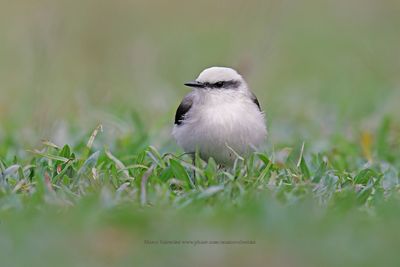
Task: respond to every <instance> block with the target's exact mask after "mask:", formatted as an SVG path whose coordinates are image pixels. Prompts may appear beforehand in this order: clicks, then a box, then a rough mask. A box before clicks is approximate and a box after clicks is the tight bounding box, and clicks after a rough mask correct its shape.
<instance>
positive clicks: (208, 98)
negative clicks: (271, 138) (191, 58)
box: [172, 67, 267, 166]
mask: <svg viewBox="0 0 400 267" xmlns="http://www.w3.org/2000/svg"><path fill="white" fill-rule="evenodd" d="M184 85H185V86H187V87H190V88H191V89H192V91H191V92H189V93H188V94H187V95H186V96H185V97H184V98H183V100H182V102H181V103H180V105H179V107H178V109H177V110H176V114H175V123H174V126H173V129H172V135H173V137H174V138H175V140H176V142H177V144H178V145H179V146H180V147H181V148H182V149H183V150H184V151H185V153H187V154H191V155H194V154H195V153H198V154H199V156H200V158H202V159H203V160H205V161H208V159H209V158H213V159H214V160H215V162H216V163H218V164H220V165H222V166H232V165H233V163H234V162H235V160H236V159H237V158H243V157H245V156H247V155H249V153H251V152H252V151H255V150H258V149H260V148H261V147H262V145H263V144H264V143H265V141H266V138H267V127H266V123H265V113H264V112H263V111H262V109H261V107H260V103H259V101H258V99H257V97H256V95H255V94H254V93H252V92H251V91H250V90H249V87H248V85H247V83H246V81H245V80H244V79H243V77H242V76H241V75H240V74H239V73H238V72H237V71H236V70H234V69H232V68H228V67H210V68H207V69H205V70H203V71H202V72H201V73H200V74H199V76H198V77H197V79H196V80H194V81H191V82H187V83H185V84H184Z"/></svg>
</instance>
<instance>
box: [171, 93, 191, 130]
mask: <svg viewBox="0 0 400 267" xmlns="http://www.w3.org/2000/svg"><path fill="white" fill-rule="evenodd" d="M192 105H193V97H192V95H191V94H188V95H187V96H185V98H184V99H183V100H182V102H181V104H180V105H179V107H178V109H177V110H176V113H175V124H176V125H181V124H182V122H183V120H184V119H185V115H186V113H188V111H189V110H190V108H191V107H192Z"/></svg>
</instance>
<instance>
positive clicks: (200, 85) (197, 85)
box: [185, 81, 205, 88]
mask: <svg viewBox="0 0 400 267" xmlns="http://www.w3.org/2000/svg"><path fill="white" fill-rule="evenodd" d="M185 85H186V86H188V87H193V88H204V87H205V85H204V83H201V82H198V81H192V82H187V83H185Z"/></svg>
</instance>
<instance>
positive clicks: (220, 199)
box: [0, 119, 400, 266]
mask: <svg viewBox="0 0 400 267" xmlns="http://www.w3.org/2000/svg"><path fill="white" fill-rule="evenodd" d="M139 125H140V124H139ZM391 126H392V124H391V121H390V120H389V119H386V120H385V121H384V122H383V123H382V125H381V126H380V128H379V132H378V134H377V135H376V137H375V139H371V138H372V136H369V135H368V136H365V137H363V138H361V140H360V143H353V142H348V141H347V140H339V139H335V140H332V144H333V143H334V145H333V148H332V149H330V150H327V151H324V152H321V153H310V152H308V151H307V144H304V143H303V144H299V145H298V146H295V147H285V148H281V149H273V150H272V151H268V152H266V153H264V152H259V153H255V154H254V155H252V156H251V157H249V158H247V159H244V160H241V159H238V160H237V161H236V164H235V165H234V167H233V168H232V169H228V170H226V169H221V168H218V166H217V164H216V163H215V162H214V161H213V160H212V159H210V160H209V161H208V162H204V161H202V160H201V159H199V158H197V159H196V161H195V165H192V164H191V163H190V160H189V159H188V158H185V156H179V154H171V153H169V152H166V153H161V152H159V151H158V150H157V149H156V148H154V147H152V146H143V142H132V139H129V140H125V139H122V140H115V143H117V144H118V145H117V147H116V148H115V149H113V150H110V149H109V148H107V147H104V145H105V144H104V143H101V135H103V134H104V133H103V129H102V127H101V125H100V126H98V127H97V128H96V129H95V130H94V131H93V133H92V134H91V135H90V134H88V135H87V136H86V137H85V138H84V139H82V140H78V141H77V143H76V145H74V146H69V145H65V146H63V147H59V146H57V145H56V144H54V143H52V142H51V141H43V143H42V144H41V145H40V146H39V147H38V148H36V149H32V150H30V151H28V153H29V155H27V156H25V157H23V158H18V157H8V158H2V159H1V161H0V166H1V176H0V178H1V179H0V182H1V187H0V188H1V191H0V200H1V201H0V207H1V209H0V216H1V218H2V219H1V225H0V231H1V233H2V235H1V236H2V239H1V240H2V242H1V243H0V247H1V250H0V253H1V254H2V257H1V258H2V259H6V260H5V261H4V265H5V266H18V265H24V264H26V263H28V262H29V263H32V264H34V265H41V264H42V263H43V258H44V257H45V258H46V263H45V264H46V266H47V265H48V266H51V265H54V264H55V265H58V266H71V265H74V266H103V265H104V266H108V265H113V266H125V265H130V264H133V263H135V264H139V265H141V266H142V265H144V266H150V265H151V264H167V265H185V264H186V263H187V262H188V261H190V262H194V263H196V264H201V262H203V260H204V259H202V257H206V256H207V255H209V253H211V254H212V255H213V256H212V257H213V258H209V259H207V260H206V262H208V263H209V264H214V262H215V261H218V262H222V264H232V265H234V266H236V265H237V266H240V265H241V264H245V263H249V262H250V263H252V264H265V263H269V264H282V265H283V266H292V265H295V266H309V265H316V266H318V265H320V264H322V265H324V266H343V265H347V266H376V265H377V264H383V263H384V265H393V266H394V265H395V263H396V262H397V259H398V257H397V252H396V249H395V247H396V244H397V243H398V235H397V232H398V231H397V230H396V229H397V223H398V220H399V219H400V213H399V212H398V210H399V197H400V195H399V174H398V170H399V163H400V162H399V161H398V158H399V155H398V150H397V149H393V147H392V146H391V144H389V143H388V140H390V139H391V138H392V137H396V138H397V137H398V132H394V131H392V130H391V129H392V127H391ZM393 135H394V136H393ZM98 139H99V140H98ZM148 139H149V137H148V136H143V137H142V140H148ZM144 142H146V141H144ZM125 150H127V151H131V152H130V153H125V152H124V151H125ZM267 150H268V149H267ZM193 172H196V176H195V177H196V182H195V183H193V182H192V180H191V178H190V177H194V176H193ZM185 241H186V242H196V241H197V242H198V243H197V244H183V242H185ZM229 241H236V242H240V241H242V242H255V243H256V244H247V245H243V244H241V245H238V244H229V245H228V244H215V242H220V243H221V242H229ZM145 242H147V243H145ZM151 242H153V243H151ZM154 242H156V244H154ZM168 242H169V243H168ZM171 242H172V243H171ZM174 242H175V243H174ZM200 242H208V244H200ZM212 242H214V243H213V244H210V243H212ZM10 251H11V252H10ZM213 251H214V252H213ZM9 253H11V255H14V257H7V255H8V254H9ZM14 253H22V254H23V256H22V257H16V254H14ZM153 253H156V254H157V257H152V256H151V255H153ZM177 253H178V254H177ZM213 253H216V254H213ZM221 253H222V254H224V255H220V254H221ZM179 254H180V255H181V256H180V257H175V256H173V255H179ZM182 254H184V256H182ZM199 257H200V258H199Z"/></svg>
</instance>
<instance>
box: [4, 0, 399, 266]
mask: <svg viewBox="0 0 400 267" xmlns="http://www.w3.org/2000/svg"><path fill="white" fill-rule="evenodd" d="M399 14H400V2H399V1H396V0H392V1H390V0H387V1H377V0H376V1H373V0H349V1H345V0H336V1H333V0H329V1H317V0H314V1H313V0H301V1H278V0H276V1H270V0H268V1H261V0H250V1H238V0H221V1H211V0H203V1H197V2H194V1H177V0H170V1H145V0H135V1H128V0H114V1H106V0H96V1H95V0H84V1H78V0H64V1H62V0H60V1H50V0H35V1H19V0H17V1H11V0H0V144H1V145H0V156H1V157H2V158H4V159H5V160H7V161H8V162H12V161H13V157H14V155H19V156H20V157H22V158H23V160H24V161H29V160H27V159H29V156H28V155H29V154H27V153H26V149H31V148H33V147H36V146H37V145H38V144H39V143H40V141H41V140H42V139H50V140H52V141H53V142H54V143H56V144H57V145H60V146H62V145H64V144H72V145H76V144H77V143H79V142H81V143H82V142H83V141H82V140H85V141H86V140H87V137H88V136H89V135H90V132H91V131H92V130H93V129H94V128H95V127H96V125H98V124H99V123H101V124H103V126H104V132H103V133H102V134H101V136H100V137H99V138H103V139H100V140H101V142H98V143H96V144H95V146H99V147H102V146H103V145H106V146H110V147H111V149H113V148H114V144H115V143H116V142H118V141H116V140H121V139H122V140H125V139H129V140H130V138H132V139H134V140H135V142H136V138H137V136H138V135H139V136H140V135H141V134H143V132H146V133H148V134H149V136H150V138H148V139H146V142H148V143H149V144H151V145H154V146H155V147H157V148H158V149H160V150H161V151H163V152H176V151H177V148H176V146H175V144H174V141H173V140H172V138H171V136H170V131H171V128H172V123H173V117H174V112H175V110H176V108H177V106H178V104H179V102H180V100H181V99H182V97H183V96H184V95H185V94H186V93H187V92H188V89H187V88H185V87H184V86H183V83H184V82H186V81H187V80H192V79H193V78H195V77H196V76H197V75H198V74H199V73H200V71H202V70H203V69H204V68H206V67H210V66H215V65H220V66H230V67H233V68H235V69H237V70H238V71H239V72H240V73H241V74H243V76H244V77H245V78H246V80H247V81H248V83H249V85H250V86H251V88H252V90H253V91H254V92H255V93H256V95H257V96H258V98H259V100H260V103H261V105H262V107H263V109H264V110H265V112H266V114H267V120H268V125H269V133H270V134H269V138H268V145H269V146H270V147H275V146H277V147H281V148H282V147H286V146H291V147H293V146H295V147H299V146H300V145H301V143H302V142H303V141H305V142H306V148H307V151H308V152H310V151H313V152H321V151H325V150H328V149H334V148H335V147H336V146H339V147H340V149H341V150H342V151H345V152H346V153H347V151H350V152H354V151H355V150H356V151H357V152H355V153H357V157H358V158H355V157H354V158H351V157H352V156H354V154H351V153H349V154H346V153H343V154H341V155H340V156H343V160H344V161H345V160H348V162H347V164H346V162H345V163H343V166H345V167H344V168H343V170H340V171H343V172H347V171H349V172H351V171H354V169H351V168H352V167H354V166H357V168H361V167H360V166H362V165H363V164H364V163H365V162H362V160H360V158H363V159H364V156H366V157H368V151H367V152H365V151H363V152H360V150H362V149H361V148H360V147H358V146H357V148H356V149H353V147H351V146H350V145H348V144H347V143H346V142H347V141H348V142H353V143H355V144H357V145H359V143H361V145H362V144H364V146H365V147H366V148H365V147H364V150H369V149H370V145H371V144H369V142H370V141H368V140H369V139H368V138H370V137H369V135H371V136H372V137H371V138H375V136H376V135H377V134H376V132H377V129H379V127H381V126H380V125H381V123H382V118H385V117H390V118H391V124H390V127H391V131H390V133H393V132H395V133H396V134H394V135H393V136H392V135H391V137H393V140H390V144H389V145H388V147H389V148H388V149H390V148H391V147H390V145H393V147H396V146H395V145H397V147H398V145H399V143H400V140H399V139H398V136H399V134H398V133H399V132H400V130H399V129H400V127H399V125H400V117H399V116H398V114H399V112H400V106H399V103H400V75H399V71H400V16H399ZM132 120H134V121H135V123H132ZM138 121H139V122H140V123H138ZM138 125H139V127H138ZM140 125H141V126H140ZM88 133H89V134H88ZM362 136H367V140H366V141H365V140H364V141H362V140H359V139H361V138H362ZM383 139H384V138H383ZM138 140H140V139H138ZM343 140H346V142H344V141H343ZM374 140H375V139H374ZM127 143H129V142H127ZM132 143H134V141H132ZM121 144H122V145H121ZM121 144H120V145H119V149H120V150H119V151H113V152H115V153H116V154H118V155H119V156H120V155H121V154H122V155H124V154H125V156H126V155H127V154H128V151H127V150H128V149H129V147H127V148H125V150H124V149H123V146H124V145H123V144H124V142H121ZM129 144H131V143H129ZM352 145H354V144H352ZM132 146H133V145H132ZM349 147H351V148H349ZM366 154H367V155H366ZM296 155H297V154H296ZM338 157H339V156H338ZM350 158H351V159H350ZM391 163H393V166H397V167H396V168H397V169H396V170H395V171H393V173H394V174H393V179H394V180H396V181H397V182H398V166H399V161H398V159H393V160H392V162H391ZM349 166H350V167H349ZM383 166H384V167H382V169H384V171H382V172H386V170H390V171H392V169H390V168H389V167H387V168H386V167H385V166H386V165H383ZM348 168H350V170H348ZM385 168H386V169H385ZM357 170H358V169H357ZM396 175H397V176H396ZM156 185H158V184H157V183H156ZM295 186H297V185H295ZM288 187H289V186H288ZM92 189H93V188H92ZM96 189H97V190H98V191H100V193H99V192H97V191H96V190H95V189H93V190H94V191H95V192H96V193H99V195H96V194H95V195H94V196H93V195H90V194H88V195H89V196H85V197H83V196H76V203H71V206H74V208H71V209H69V208H68V207H65V206H63V205H61V204H59V203H58V202H57V199H53V198H51V197H50V198H46V199H45V200H44V202H46V203H51V205H50V207H49V206H42V205H37V204H36V203H37V202H36V201H37V200H35V199H34V197H32V199H29V197H27V196H24V195H22V196H21V198H19V197H17V196H16V194H9V195H2V198H0V207H1V209H0V211H1V212H0V232H1V235H0V255H1V257H0V266H24V265H25V266H26V264H27V263H29V264H31V265H33V266H35V265H36V266H133V262H135V264H136V265H135V266H147V265H146V264H148V266H150V265H154V264H155V265H158V266H163V265H168V266H187V265H188V263H189V262H190V263H193V264H194V265H195V266H225V265H226V266H243V265H245V264H249V265H264V266H265V265H268V264H269V265H273V266H310V265H314V266H377V265H379V264H381V265H382V266H385V265H386V264H388V265H392V266H396V264H397V263H398V261H397V259H398V255H397V254H398V252H397V249H396V248H398V240H399V238H398V222H399V218H400V214H399V213H398V210H400V209H399V204H398V203H399V202H398V199H397V201H396V200H394V201H392V202H389V203H386V204H385V205H383V204H382V203H378V204H377V210H376V214H375V213H373V212H371V213H373V214H368V212H370V211H367V212H365V211H363V208H362V207H361V208H360V207H358V206H357V205H356V204H354V203H356V202H357V201H356V200H355V199H353V198H352V197H353V195H352V194H350V193H349V196H348V197H346V199H345V200H342V199H340V198H339V199H334V203H335V205H334V207H333V208H332V207H331V209H324V207H321V206H318V205H316V203H315V202H314V201H311V200H309V201H308V200H305V201H304V202H302V203H297V202H296V194H297V193H298V192H294V193H293V195H290V196H291V197H293V198H294V199H295V200H293V199H290V198H289V197H288V200H287V202H289V205H288V206H285V205H282V204H281V203H279V201H277V200H276V199H275V198H273V197H271V196H270V195H272V193H271V194H270V193H265V192H264V191H263V192H264V193H260V195H261V196H259V195H258V192H259V191H258V189H255V191H254V192H256V193H255V196H254V199H247V200H243V199H239V200H238V202H241V201H243V202H242V203H230V202H229V203H226V202H224V201H225V200H226V199H230V198H229V197H227V198H224V197H223V196H221V197H217V198H216V199H214V200H212V201H210V202H211V203H210V202H207V201H206V200H204V201H203V202H201V201H200V203H196V204H193V206H190V208H187V209H177V210H175V209H174V208H171V206H170V205H168V204H167V202H168V201H166V200H165V202H166V203H164V204H163V200H164V199H163V198H165V199H168V196H164V195H163V194H161V193H165V192H164V191H162V190H163V187H157V186H155V187H154V190H155V191H156V193H154V192H153V194H158V193H160V192H161V193H160V194H161V196H162V197H161V200H158V203H157V204H158V205H157V207H151V208H148V209H144V208H141V207H139V206H138V205H137V203H136V204H132V203H129V204H127V205H122V204H121V205H114V206H113V205H112V204H110V203H113V201H110V199H111V198H110V196H109V195H110V194H111V193H109V192H108V191H107V190H106V189H104V188H103V189H101V190H100V189H99V188H96ZM317 189H318V188H317ZM317 189H315V190H316V191H318V190H317ZM132 190H133V191H134V190H136V189H135V188H134V189H132ZM296 190H298V191H300V192H301V191H302V190H303V189H302V188H301V186H300V188H296ZM304 190H306V189H304ZM338 190H340V189H338ZM396 190H397V189H396ZM111 191H112V190H111ZM260 191H261V190H260ZM112 192H113V193H115V192H114V191H112ZM64 193H65V194H71V195H73V193H72V192H64ZM134 193H135V192H134ZM134 193H132V194H134ZM312 193H315V192H314V191H313V192H312ZM165 194H167V193H165ZM264 194H265V195H264ZM299 194H300V193H299ZM310 194H311V193H310ZM316 194H317V196H315V195H313V197H315V198H318V192H317V193H316ZM340 196H342V195H341V194H340ZM47 197H48V196H47ZM178 197H179V196H178ZM308 197H310V196H308ZM81 198H82V199H81ZM265 198H266V199H269V198H270V199H269V201H265ZM310 198H312V197H310ZM112 200H113V199H112ZM135 200H136V199H135ZM40 201H42V200H40ZM53 201H54V202H53ZM291 201H292V202H293V203H295V202H296V205H293V206H291V205H290V203H292V202H291ZM31 202H32V203H31ZM29 203H31V204H29ZM123 203H124V202H123ZM293 203H292V204H293ZM381 204H382V205H381ZM24 205H27V207H25V206H24ZM30 205H31V206H30ZM53 205H54V206H56V207H53ZM58 205H60V206H61V208H60V207H58ZM380 205H381V206H380ZM172 206H173V205H172ZM316 206H318V207H316ZM322 206H323V205H322ZM10 210H11V211H10ZM193 229H196V230H195V231H194V230H193ZM199 238H203V239H219V240H221V239H234V240H238V239H255V240H257V242H258V243H257V245H256V246H246V247H244V246H238V247H235V246H219V247H212V246H204V247H197V248H193V247H190V246H186V247H179V248H178V249H177V247H173V246H165V247H163V246H147V247H146V246H145V245H144V244H143V240H144V239H150V240H153V239H154V240H156V239H168V240H171V239H181V240H182V239H192V240H193V239H194V240H195V239H199ZM366 256H367V257H366ZM149 260H150V261H149ZM349 263H351V264H349Z"/></svg>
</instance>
